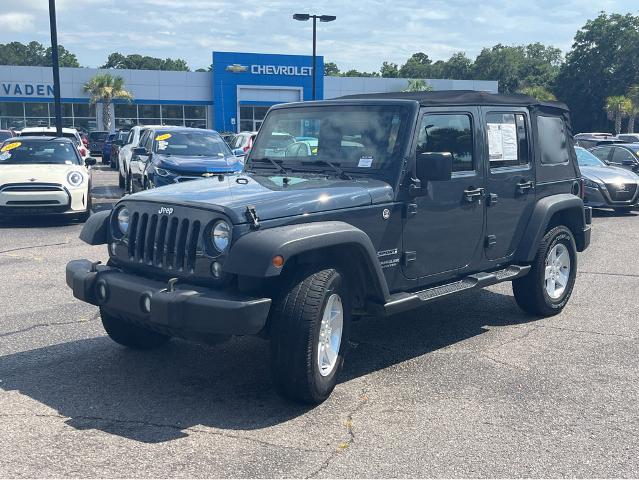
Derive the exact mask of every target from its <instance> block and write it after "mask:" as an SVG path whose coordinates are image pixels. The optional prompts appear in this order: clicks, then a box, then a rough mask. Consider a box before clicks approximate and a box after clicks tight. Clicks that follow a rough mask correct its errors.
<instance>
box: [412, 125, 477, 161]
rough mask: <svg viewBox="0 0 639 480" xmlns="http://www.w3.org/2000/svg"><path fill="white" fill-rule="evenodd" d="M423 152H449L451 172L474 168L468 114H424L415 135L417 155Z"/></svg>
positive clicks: (471, 135)
mask: <svg viewBox="0 0 639 480" xmlns="http://www.w3.org/2000/svg"><path fill="white" fill-rule="evenodd" d="M425 152H430V153H443V152H450V153H451V154H452V156H453V172H470V171H473V170H475V161H474V158H473V134H472V126H471V120H470V115H467V114H439V113H438V114H429V115H424V117H423V118H422V122H421V125H420V127H419V135H418V137H417V155H419V154H420V153H425Z"/></svg>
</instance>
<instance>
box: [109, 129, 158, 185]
mask: <svg viewBox="0 0 639 480" xmlns="http://www.w3.org/2000/svg"><path fill="white" fill-rule="evenodd" d="M161 126H162V125H136V126H135V127H133V128H131V130H130V131H129V136H128V137H127V139H126V141H125V143H124V145H122V147H120V152H119V153H118V184H119V185H120V188H124V187H125V183H126V178H127V176H128V175H129V173H130V171H131V157H132V156H133V149H134V148H135V147H137V146H138V145H139V143H140V132H142V131H143V130H146V129H147V128H155V127H161Z"/></svg>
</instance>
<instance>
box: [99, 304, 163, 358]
mask: <svg viewBox="0 0 639 480" xmlns="http://www.w3.org/2000/svg"><path fill="white" fill-rule="evenodd" d="M100 316H101V317H102V326H103V327H104V330H106V332H107V334H108V335H109V337H110V338H111V340H113V341H114V342H116V343H119V344H120V345H123V346H125V347H128V348H131V349H133V350H150V349H152V348H157V347H161V346H162V345H164V344H165V343H166V342H168V341H169V340H170V339H171V337H169V336H168V335H163V334H161V333H159V332H155V331H153V330H149V329H148V328H144V327H142V326H139V325H136V324H134V323H131V322H129V321H127V320H124V319H122V318H120V317H118V316H115V315H112V314H110V313H109V312H107V311H106V310H104V309H103V308H101V309H100Z"/></svg>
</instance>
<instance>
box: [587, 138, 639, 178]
mask: <svg viewBox="0 0 639 480" xmlns="http://www.w3.org/2000/svg"><path fill="white" fill-rule="evenodd" d="M590 152H591V153H592V154H593V155H594V156H595V157H597V158H598V159H599V160H601V161H603V162H606V163H609V164H610V165H614V166H617V167H622V168H625V169H627V170H631V171H633V172H635V173H639V143H612V144H610V145H602V146H599V147H595V148H591V149H590Z"/></svg>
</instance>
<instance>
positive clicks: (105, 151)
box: [102, 133, 116, 164]
mask: <svg viewBox="0 0 639 480" xmlns="http://www.w3.org/2000/svg"><path fill="white" fill-rule="evenodd" d="M115 137H116V134H115V133H109V135H108V136H107V138H106V139H105V140H104V143H103V144H102V163H109V164H110V163H111V144H112V143H113V140H114V139H115Z"/></svg>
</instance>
